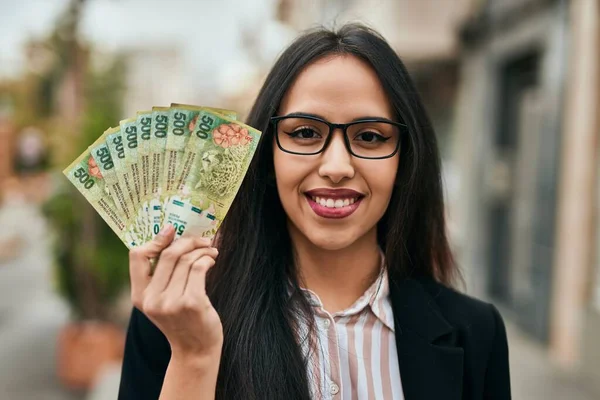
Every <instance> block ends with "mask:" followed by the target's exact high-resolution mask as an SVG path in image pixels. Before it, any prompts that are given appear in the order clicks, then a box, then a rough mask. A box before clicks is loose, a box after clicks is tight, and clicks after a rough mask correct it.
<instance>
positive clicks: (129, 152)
mask: <svg viewBox="0 0 600 400" xmlns="http://www.w3.org/2000/svg"><path fill="white" fill-rule="evenodd" d="M136 121H137V118H129V119H125V120H123V121H121V122H119V126H120V128H121V137H122V140H123V151H124V152H125V169H127V170H128V171H129V172H130V174H131V179H132V181H133V191H134V194H135V199H134V203H135V204H137V205H139V204H140V203H141V202H142V199H141V195H142V189H141V175H140V167H139V165H138V151H137V149H138V143H139V141H138V131H137V125H136Z"/></svg>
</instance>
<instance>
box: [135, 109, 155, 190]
mask: <svg viewBox="0 0 600 400" xmlns="http://www.w3.org/2000/svg"><path fill="white" fill-rule="evenodd" d="M135 125H136V128H137V133H138V148H137V154H138V164H139V166H140V178H141V185H140V196H141V200H142V201H144V199H146V198H147V197H148V196H149V195H150V138H151V135H150V130H151V125H152V111H139V112H138V113H137V117H136V122H135Z"/></svg>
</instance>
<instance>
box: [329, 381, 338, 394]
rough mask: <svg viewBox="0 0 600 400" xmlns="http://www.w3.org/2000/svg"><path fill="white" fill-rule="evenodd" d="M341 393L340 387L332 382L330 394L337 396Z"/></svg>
mask: <svg viewBox="0 0 600 400" xmlns="http://www.w3.org/2000/svg"><path fill="white" fill-rule="evenodd" d="M339 391H340V387H339V386H338V385H336V384H335V383H333V382H331V383H330V384H329V393H330V394H331V395H336V394H338V393H339Z"/></svg>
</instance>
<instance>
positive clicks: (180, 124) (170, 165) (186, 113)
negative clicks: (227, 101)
mask: <svg viewBox="0 0 600 400" xmlns="http://www.w3.org/2000/svg"><path fill="white" fill-rule="evenodd" d="M202 110H211V111H216V112H218V113H220V114H223V115H225V116H227V117H229V118H231V119H237V114H236V113H235V112H234V111H230V110H224V109H220V108H210V107H199V106H192V105H187V104H177V103H173V104H171V109H170V111H169V127H168V129H167V144H166V148H165V166H164V173H163V181H162V184H161V187H162V188H163V195H166V196H168V195H172V194H175V193H176V189H177V188H176V185H175V178H176V177H177V175H178V173H179V166H180V160H181V158H182V156H183V153H184V150H185V146H186V144H187V142H188V140H189V138H190V132H192V131H193V130H194V128H195V127H196V123H197V121H198V114H199V113H200V111H202Z"/></svg>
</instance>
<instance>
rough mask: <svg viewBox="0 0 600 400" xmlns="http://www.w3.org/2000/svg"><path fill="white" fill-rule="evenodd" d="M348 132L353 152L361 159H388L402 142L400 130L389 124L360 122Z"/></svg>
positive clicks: (349, 128) (350, 127)
mask: <svg viewBox="0 0 600 400" xmlns="http://www.w3.org/2000/svg"><path fill="white" fill-rule="evenodd" d="M346 132H347V135H348V140H349V142H350V147H351V148H352V152H353V153H354V154H356V155H357V156H359V157H365V158H380V157H388V156H390V155H391V154H392V153H394V151H396V149H397V148H398V142H399V141H400V128H399V127H397V126H396V125H393V124H390V123H387V122H360V123H357V124H353V125H350V126H349V127H348V130H347V131H346Z"/></svg>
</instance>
